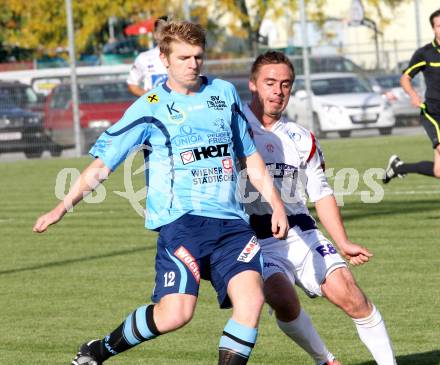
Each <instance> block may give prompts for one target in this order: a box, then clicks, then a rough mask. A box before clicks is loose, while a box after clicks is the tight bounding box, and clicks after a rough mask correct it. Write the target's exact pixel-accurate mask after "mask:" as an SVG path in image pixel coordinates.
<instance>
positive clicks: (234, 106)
mask: <svg viewBox="0 0 440 365" xmlns="http://www.w3.org/2000/svg"><path fill="white" fill-rule="evenodd" d="M202 80H203V83H202V86H201V88H200V90H199V92H197V93H196V94H195V95H183V94H179V93H176V92H174V91H172V90H170V89H169V88H168V86H167V85H166V84H163V85H161V86H159V87H157V88H155V89H153V90H151V91H150V92H149V93H147V94H145V95H144V96H142V97H140V98H139V99H138V100H137V101H136V102H135V103H134V104H133V105H132V106H131V107H130V108H129V109H127V111H126V112H125V114H124V116H123V117H122V119H121V120H120V121H119V122H118V123H116V124H114V125H113V126H112V127H110V128H109V129H108V130H107V131H105V132H104V133H103V134H102V135H101V136H100V137H99V139H98V141H97V142H96V144H95V145H94V146H93V147H92V149H91V150H90V154H91V155H93V156H95V157H99V158H101V159H102V160H103V161H104V163H105V165H106V166H107V167H109V168H110V169H111V170H115V169H116V167H117V166H118V165H119V164H121V163H122V162H123V161H124V160H125V158H126V157H127V156H128V154H129V153H130V151H132V150H133V149H134V148H136V147H138V146H140V145H144V146H145V147H144V148H145V150H144V156H145V164H146V184H147V189H148V192H147V215H146V222H145V225H146V227H147V228H149V229H156V228H158V227H161V226H163V225H165V224H168V223H170V222H172V221H174V220H176V219H177V218H179V217H180V216H182V215H184V214H186V213H189V214H194V215H200V216H205V217H213V218H226V219H239V218H242V219H245V220H247V216H246V214H245V213H244V211H243V208H242V206H241V204H240V203H239V202H238V201H237V199H236V197H235V195H236V185H237V168H236V158H237V157H246V156H249V155H251V154H253V153H255V152H256V148H255V145H254V142H253V140H252V138H251V137H250V135H249V130H248V128H249V127H248V125H247V122H246V119H245V117H244V115H243V113H242V111H241V110H242V106H241V102H240V99H239V97H238V95H237V92H236V90H235V88H234V87H233V85H232V84H230V83H229V82H226V81H223V80H219V79H208V78H206V77H202Z"/></svg>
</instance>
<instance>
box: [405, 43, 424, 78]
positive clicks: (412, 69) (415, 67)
mask: <svg viewBox="0 0 440 365" xmlns="http://www.w3.org/2000/svg"><path fill="white" fill-rule="evenodd" d="M425 67H426V60H425V57H424V55H423V50H422V49H421V48H420V49H418V50H417V51H416V52H414V54H413V56H412V57H411V60H410V61H409V65H408V67H407V68H406V69H405V70H404V71H403V74H404V75H408V76H410V77H411V78H414V76H416V75H417V74H418V73H419V72H420V71H423V70H424V69H425Z"/></svg>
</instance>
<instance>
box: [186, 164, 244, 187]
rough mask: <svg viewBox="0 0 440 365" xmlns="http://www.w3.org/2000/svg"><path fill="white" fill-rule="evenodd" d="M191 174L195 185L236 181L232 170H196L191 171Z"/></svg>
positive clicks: (213, 168)
mask: <svg viewBox="0 0 440 365" xmlns="http://www.w3.org/2000/svg"><path fill="white" fill-rule="evenodd" d="M191 173H192V175H193V185H203V184H212V183H221V182H224V181H234V179H235V175H234V174H233V173H232V169H229V170H226V169H225V168H223V167H209V168H204V169H194V170H191Z"/></svg>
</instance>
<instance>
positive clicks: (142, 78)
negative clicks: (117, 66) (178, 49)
mask: <svg viewBox="0 0 440 365" xmlns="http://www.w3.org/2000/svg"><path fill="white" fill-rule="evenodd" d="M167 21H168V17H167V16H161V17H159V18H157V19H156V21H155V22H154V31H153V38H154V40H155V42H158V40H159V35H160V30H161V29H162V27H163V26H164V25H165V24H166V23H167ZM159 54H160V51H159V47H158V46H156V47H154V48H152V49H150V50H148V51H145V52H141V53H139V55H138V56H137V57H136V59H135V60H134V63H133V65H132V66H131V69H130V73H129V74H128V78H127V84H128V90H129V91H130V92H131V93H132V94H133V95H136V96H142V95H144V94H145V93H146V92H148V91H150V90H151V89H153V88H155V87H156V86H158V85H160V84H162V83H163V82H164V81H166V79H167V69H166V67H165V66H164V64H163V63H162V61H161V60H160V57H159Z"/></svg>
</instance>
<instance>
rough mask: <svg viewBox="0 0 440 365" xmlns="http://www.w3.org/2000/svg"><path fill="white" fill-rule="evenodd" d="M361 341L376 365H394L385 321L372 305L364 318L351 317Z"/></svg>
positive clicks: (394, 361)
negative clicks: (368, 313) (370, 310)
mask: <svg viewBox="0 0 440 365" xmlns="http://www.w3.org/2000/svg"><path fill="white" fill-rule="evenodd" d="M353 322H354V323H355V325H356V329H357V331H358V334H359V337H360V339H361V341H362V342H363V343H364V344H365V346H367V348H368V350H370V352H371V354H372V355H373V357H374V360H376V362H377V364H378V365H395V364H396V360H395V357H394V353H393V348H392V345H391V340H390V338H389V336H388V332H387V329H386V328H385V323H384V321H383V320H382V316H381V315H380V313H379V311H378V310H377V309H376V307H375V306H374V305H373V310H372V312H371V314H370V315H369V316H367V317H365V318H357V319H354V318H353Z"/></svg>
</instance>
